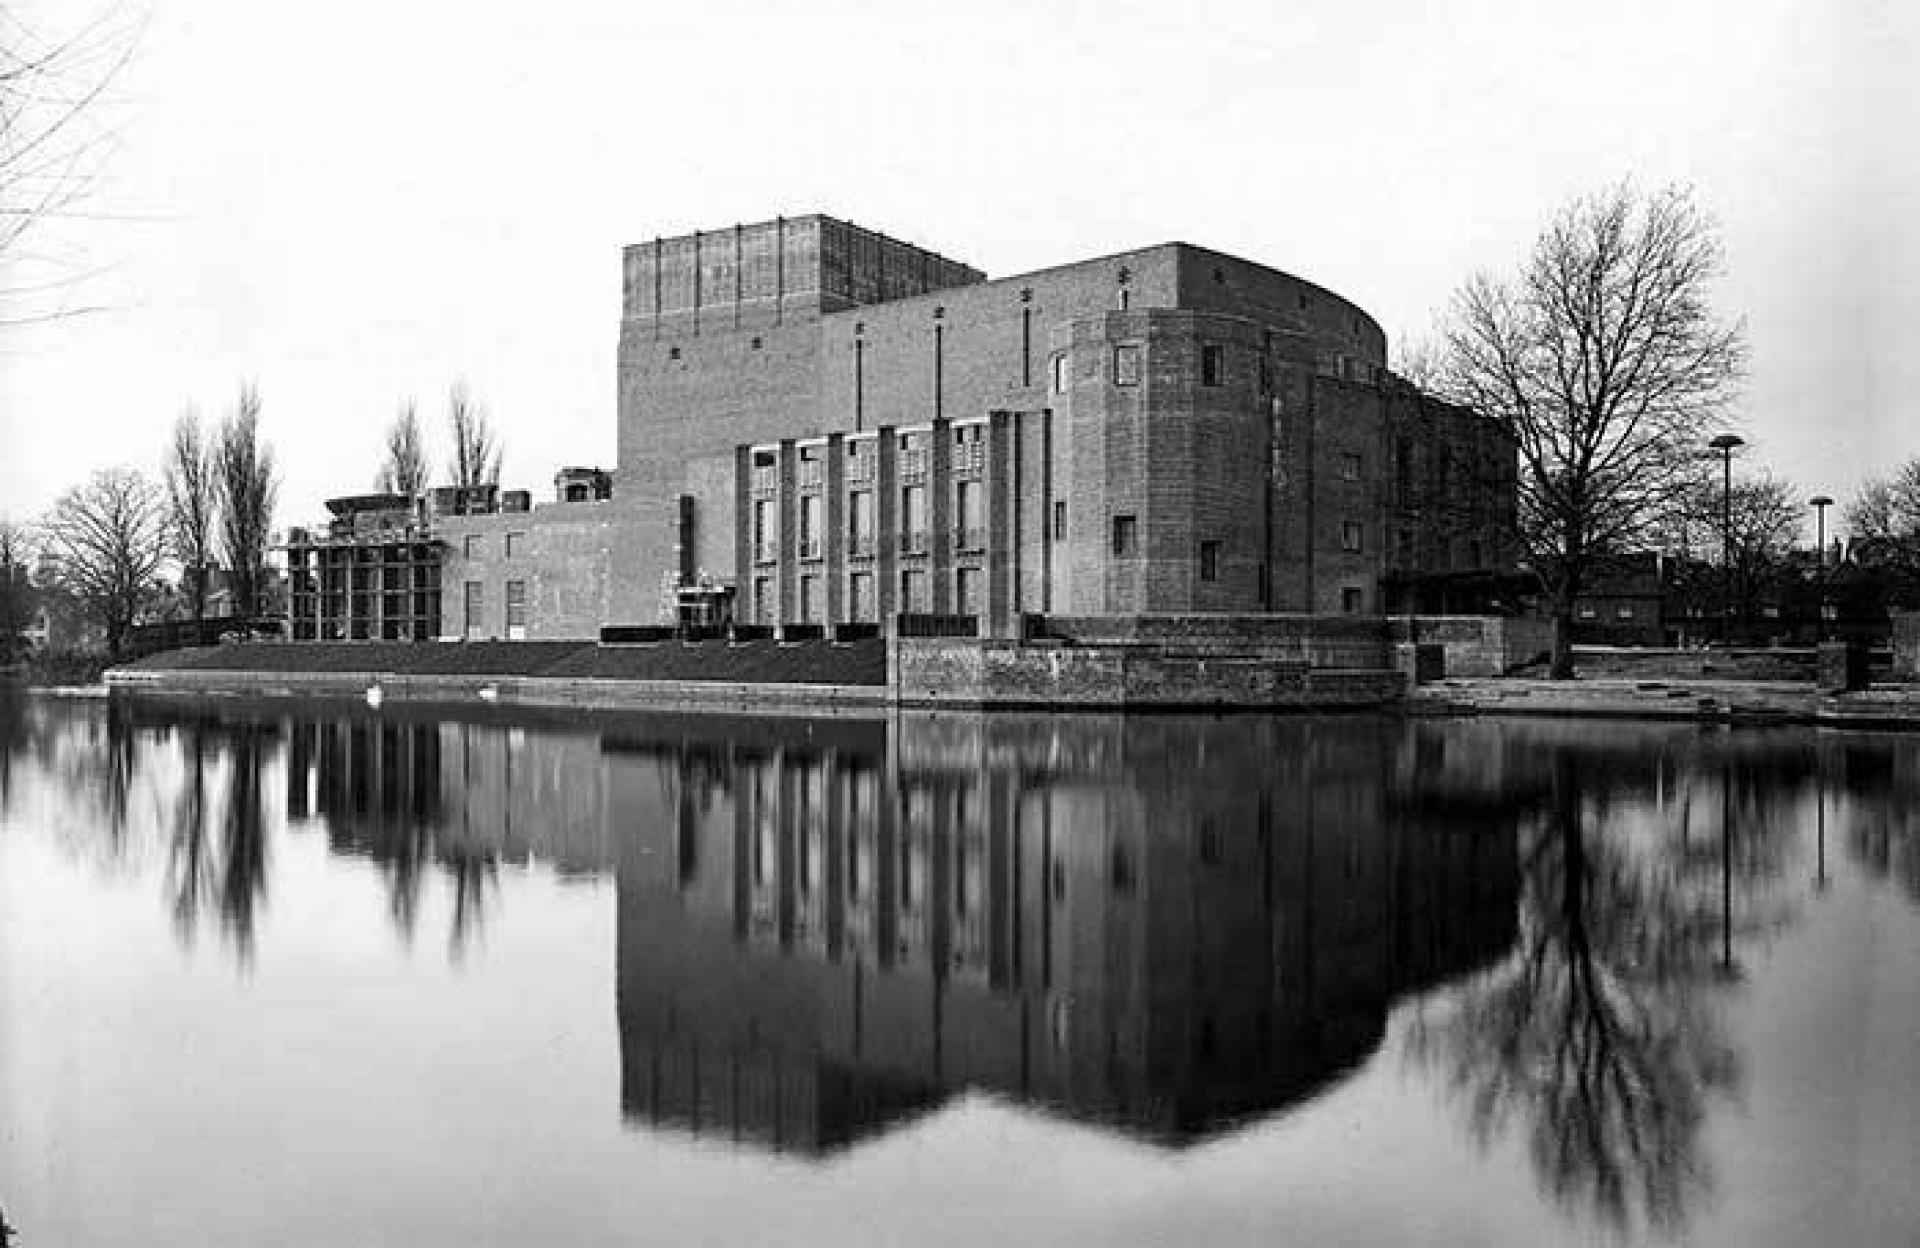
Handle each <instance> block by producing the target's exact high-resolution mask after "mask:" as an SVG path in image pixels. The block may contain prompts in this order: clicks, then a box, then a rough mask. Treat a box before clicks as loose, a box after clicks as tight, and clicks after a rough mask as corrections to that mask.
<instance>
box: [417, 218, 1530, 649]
mask: <svg viewBox="0 0 1920 1248" xmlns="http://www.w3.org/2000/svg"><path fill="white" fill-rule="evenodd" d="M617 435H618V462H617V466H616V468H615V470H614V471H613V472H612V474H611V479H610V481H609V482H606V483H605V487H606V488H599V487H597V486H596V485H595V484H594V483H593V482H592V481H591V480H571V479H569V480H565V481H562V482H561V483H559V485H558V499H559V501H557V502H556V503H554V504H551V505H547V506H544V507H537V508H533V509H531V511H530V512H529V513H528V514H526V515H524V516H521V517H519V518H517V519H513V518H507V517H504V516H501V515H497V514H496V515H492V516H484V517H465V516H462V517H454V518H452V520H451V521H450V522H449V523H448V524H447V525H445V526H443V527H444V533H445V536H446V538H447V541H448V546H447V548H446V555H445V557H446V560H447V564H446V568H445V571H444V583H445V584H446V586H447V592H446V595H445V597H444V599H443V611H444V614H445V617H446V620H445V626H444V627H443V629H442V634H443V635H453V636H500V637H508V636H520V635H525V636H529V637H590V636H594V635H595V634H596V633H597V632H598V631H599V629H600V628H601V627H603V626H605V625H608V624H655V623H661V622H665V621H667V620H670V619H672V618H674V613H675V611H676V610H678V609H680V608H679V607H677V606H676V603H682V604H683V603H684V599H683V598H682V592H683V590H685V589H686V588H687V587H701V588H702V589H703V590H704V588H705V587H709V586H712V587H722V589H730V590H731V591H732V593H733V598H732V599H731V602H732V609H733V610H734V611H735V613H736V617H737V618H743V619H757V620H761V621H765V622H769V623H784V622H801V621H810V622H822V623H828V622H840V621H852V620H884V619H887V618H890V617H891V616H892V615H893V614H894V613H897V612H900V611H907V610H912V611H924V612H932V613H952V614H962V615H973V616H977V617H979V618H980V620H981V623H982V624H983V625H984V626H985V627H986V628H987V629H989V630H991V631H1004V630H1007V629H1009V628H1011V627H1013V626H1014V623H1015V622H1016V621H1017V619H1018V617H1019V616H1021V615H1022V614H1026V613H1032V612H1056V613H1071V614H1076V615H1102V614H1134V613H1150V612H1268V611H1270V612H1312V613H1322V614H1325V613H1349V614H1373V613H1379V612H1381V611H1385V610H1389V609H1391V610H1410V609H1420V610H1429V611H1431V610H1439V609H1447V610H1462V609H1473V607H1474V606H1475V605H1476V604H1475V603H1474V602H1473V601H1471V598H1472V594H1473V590H1474V586H1475V585H1477V584H1481V583H1484V582H1485V581H1486V580H1487V579H1488V578H1494V577H1497V576H1498V575H1499V574H1500V573H1503V572H1506V571H1509V570H1511V568H1512V563H1513V559H1514V556H1515V553H1516V551H1515V546H1514V542H1513V539H1512V532H1513V508H1514V503H1513V479H1514V469H1515V459H1514V451H1513V446H1512V443H1511V442H1510V441H1509V440H1507V439H1506V438H1505V437H1504V436H1503V435H1501V433H1500V432H1499V431H1498V429H1497V428H1496V427H1495V426H1493V425H1492V424H1491V423H1490V422H1488V421H1485V420H1483V419H1481V418H1479V417H1477V416H1476V415H1474V414H1473V413H1472V412H1470V411H1466V410H1464V409H1460V408H1456V407H1451V406H1449V405H1447V404H1444V403H1440V402H1438V401H1437V400H1434V399H1432V398H1430V397H1429V396H1426V395H1424V394H1422V393H1420V392H1419V391H1418V390H1416V389H1414V388H1413V387H1412V386H1410V385H1408V384H1407V383H1405V382H1403V381H1401V380H1399V379H1398V378H1396V377H1394V376H1393V375H1392V374H1391V373H1390V372H1388V370H1387V344H1386V338H1385V335H1384V334H1383V333H1382V332H1381V331H1380V328H1379V326H1378V325H1377V324H1375V322H1374V321H1373V319H1372V318H1371V317H1369V316H1368V315H1367V314H1366V313H1365V312H1364V311H1362V310H1361V309H1360V308H1358V307H1357V306H1355V305H1354V304H1352V303H1351V302H1349V301H1348V300H1346V299H1344V298H1342V297H1340V296H1339V295H1336V294H1334V293H1332V292H1331V291H1328V290H1326V289H1324V288H1322V287H1319V286H1316V285H1314V284H1312V283H1310V282H1306V281H1303V280H1301V279H1299V278H1296V277H1293V276H1290V275H1288V274H1286V273H1281V272H1278V271H1276V270H1274V269H1270V268H1267V267H1265V266H1262V265H1258V264H1254V263H1252V262H1250V261H1246V260H1240V259H1236V258H1234V257H1231V256H1226V255H1222V254H1220V253H1217V252H1212V251H1208V250H1205V249H1204V248H1199V247H1194V246H1191V245H1188V244H1185V243H1168V244H1164V245H1161V246H1156V247H1148V248H1143V249H1141V250H1138V251H1131V252H1126V253H1122V254H1119V255H1113V256H1106V257H1101V258H1098V259H1093V260H1086V261H1081V262H1078V263H1073V264H1067V265H1062V266H1059V267H1056V268H1050V269H1044V270H1041V271H1039V272H1034V273H1027V274H1022V275H1019V276H1015V277H1010V278H1005V279H1001V280H997V281H988V280H986V279H985V278H984V276H983V275H982V274H981V273H979V272H978V271H977V270H974V269H972V268H969V267H967V266H965V265H962V264H959V263H956V262H954V261H952V260H948V259H946V258H944V257H941V256H938V255H935V254H933V253H931V252H928V251H925V250H923V249H921V248H918V247H914V246H911V245H909V244H906V243H902V242H899V241H897V240H894V239H890V238H887V237H885V236H884V235H880V234H876V233H873V232H871V231H868V230H864V229H861V228H859V227H856V226H853V225H849V224H847V223H844V222H841V221H837V220H834V219H832V218H830V217H824V216H809V217H800V218H794V219H777V220H774V221H767V222H761V223H758V224H754V225H744V226H737V227H734V228H732V229H728V230H721V231H716V232H712V233H705V232H702V233H695V234H690V235H685V236H682V237H678V238H671V239H657V240H654V241H652V242H649V243H642V244H637V245H634V246H631V247H628V248H627V249H626V252H625V256H624V299H623V306H622V315H621V327H620V342H619V387H618V430H617ZM562 476H563V477H565V476H566V474H564V473H563V474H562Z"/></svg>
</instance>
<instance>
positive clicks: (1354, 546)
mask: <svg viewBox="0 0 1920 1248" xmlns="http://www.w3.org/2000/svg"><path fill="white" fill-rule="evenodd" d="M1366 532H1367V530H1366V526H1364V525H1362V524H1361V523H1360V522H1359V521H1358V520H1348V521H1347V522H1345V523H1344V524H1342V525H1341V526H1340V549H1341V550H1352V551H1358V550H1363V549H1365V547H1366Z"/></svg>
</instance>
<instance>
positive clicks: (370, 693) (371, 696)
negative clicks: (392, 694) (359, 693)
mask: <svg viewBox="0 0 1920 1248" xmlns="http://www.w3.org/2000/svg"><path fill="white" fill-rule="evenodd" d="M386 699H387V694H386V691H385V690H383V689H382V688H380V686H379V685H368V686H367V705H368V706H371V707H374V708H376V709H378V707H379V706H380V704H381V703H382V702H384V701H386Z"/></svg>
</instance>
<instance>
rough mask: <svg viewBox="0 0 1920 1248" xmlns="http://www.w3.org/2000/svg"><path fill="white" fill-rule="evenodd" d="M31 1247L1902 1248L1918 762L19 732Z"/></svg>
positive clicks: (1094, 745)
mask: <svg viewBox="0 0 1920 1248" xmlns="http://www.w3.org/2000/svg"><path fill="white" fill-rule="evenodd" d="M0 1098H3V1099H0V1206H4V1209H5V1212H6V1217H7V1219H8V1221H9V1222H10V1223H11V1225H12V1226H14V1227H15V1228H17V1229H18V1230H19V1232H20V1235H21V1239H20V1241H19V1242H20V1243H21V1244H23V1245H26V1248H37V1246H39V1245H67V1244H88V1243H107V1244H141V1245H147V1244H208V1245H220V1244H245V1245H253V1244H277V1243H300V1244H306V1243H312V1244H329V1245H331V1244H385V1243H391V1244H471V1243H501V1244H531V1243H593V1244H599V1243H614V1242H659V1243H690V1242H711V1243H725V1244H736V1243H750V1242H760V1243H780V1244H826V1245H842V1244H852V1243H869V1242H871V1243H902V1244H974V1243H990V1242H1000V1243H1059V1244H1080V1243H1090V1242H1127V1243H1209V1244H1230V1243H1248V1244H1252V1243H1272V1242H1283V1241H1284V1242H1296V1243H1312V1244H1342V1243H1350V1244H1375V1243H1388V1242H1409V1241H1414V1242H1439V1243H1476V1244H1477V1243H1496V1244H1539V1243H1554V1242H1585V1241H1594V1242H1627V1243H1635V1242H1641V1241H1657V1242H1685V1243H1702V1244H1811V1243H1836V1244H1882V1243H1884V1244H1902V1245H1911V1244H1914V1243H1916V1242H1920V1196H1917V1195H1916V1188H1917V1187H1920V1184H1916V1178H1917V1177H1920V1143H1916V1140H1920V1125H1917V1124H1920V738H1915V737H1895V736H1865V735H1859V736H1855V735H1837V734H1831V733H1815V732H1812V731H1801V730H1781V731H1775V730H1742V731H1738V732H1733V733H1728V732H1724V731H1721V730H1711V729H1695V728H1691V727H1680V728H1674V727H1647V726H1625V725H1613V724H1561V723H1548V722H1514V723H1493V722H1471V721H1466V722H1457V723H1454V722H1446V723H1443V722H1412V723H1403V722H1397V721H1390V720H1380V719H1368V718H1340V719H1326V720H1313V719H1298V718H1294V719H1272V720H1267V719H1241V718H1236V719H1228V720H1206V719H1193V718H1178V719H1157V718H1144V719H1143V718H1135V719H1125V720H1122V719H1107V718H1097V717H1095V718H1071V719H1068V718H1061V719H1048V718H1044V717H1024V716H1022V717H967V716H958V717H955V716H939V717H925V718H910V719H903V720H901V721H898V722H895V723H893V724H891V725H884V724H870V725H863V724H849V723H840V722H823V723H818V724H809V723H804V722H782V721H753V720H732V719H719V718H709V717H688V718H659V719H645V718H634V717H607V718H592V717H585V716H569V717H558V716H554V717H540V716H530V715H529V716H520V717H509V716H506V715H474V714H472V713H470V712H464V711H463V712H445V713H434V712H426V711H422V710H418V709H410V708H393V707H389V708H387V709H385V710H383V711H380V712H374V711H369V710H368V709H366V708H364V707H351V706H343V705H340V704H327V705H316V704H306V703H289V702H279V703H258V704H256V703H241V702H231V703H229V702H223V703H213V704H193V703H186V702H182V703H162V702H154V701H142V702H135V703H120V702H115V703H113V704H106V703H58V702H44V701H35V702H21V701H19V700H14V701H0Z"/></svg>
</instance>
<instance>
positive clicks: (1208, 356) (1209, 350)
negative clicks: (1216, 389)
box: [1200, 342, 1227, 386]
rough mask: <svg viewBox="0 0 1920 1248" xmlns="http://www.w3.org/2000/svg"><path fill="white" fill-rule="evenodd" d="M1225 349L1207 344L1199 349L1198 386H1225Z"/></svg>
mask: <svg viewBox="0 0 1920 1248" xmlns="http://www.w3.org/2000/svg"><path fill="white" fill-rule="evenodd" d="M1226 375H1227V349H1226V348H1225V347H1223V346H1221V345H1220V344H1218V343H1211V342H1210V343H1207V344H1206V345H1204V346H1202V347H1201V348H1200V384H1201V385H1203V386H1220V385H1225V384H1226V380H1225V379H1226Z"/></svg>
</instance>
